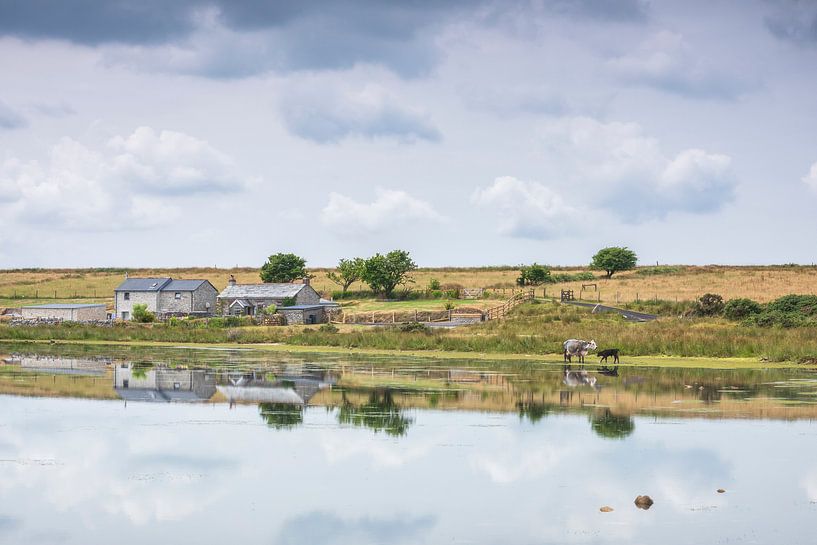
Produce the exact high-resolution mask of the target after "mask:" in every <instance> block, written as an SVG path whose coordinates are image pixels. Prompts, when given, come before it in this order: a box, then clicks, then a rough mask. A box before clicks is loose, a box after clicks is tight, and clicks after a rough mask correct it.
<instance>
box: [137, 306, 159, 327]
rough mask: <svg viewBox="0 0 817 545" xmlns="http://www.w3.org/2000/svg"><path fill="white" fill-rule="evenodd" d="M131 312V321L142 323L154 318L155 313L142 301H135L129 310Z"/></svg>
mask: <svg viewBox="0 0 817 545" xmlns="http://www.w3.org/2000/svg"><path fill="white" fill-rule="evenodd" d="M131 312H132V313H133V314H132V316H133V321H134V322H140V323H143V324H146V323H150V322H152V321H154V320H155V319H156V315H155V314H153V313H152V312H150V311H149V310H148V306H147V305H146V304H144V303H136V304H135V305H133V309H132V310H131Z"/></svg>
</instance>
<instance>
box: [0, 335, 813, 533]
mask: <svg viewBox="0 0 817 545" xmlns="http://www.w3.org/2000/svg"><path fill="white" fill-rule="evenodd" d="M44 348H45V347H44ZM45 350H46V351H48V353H47V354H43V353H40V354H32V352H31V349H30V348H29V347H26V348H23V349H20V350H18V351H16V352H15V353H14V354H9V355H8V356H7V357H3V358H2V359H3V361H4V363H3V364H2V365H0V393H2V394H13V395H0V414H2V415H3V418H2V421H0V483H2V485H1V486H0V506H2V507H0V544H4V543H10V544H11V543H14V544H16V543H34V542H37V541H38V540H39V541H40V542H48V543H53V542H57V541H60V542H64V543H69V544H77V545H79V544H83V545H84V544H88V543H92V544H93V543H103V542H111V541H114V542H117V543H123V544H131V543H134V544H135V543H144V542H146V541H157V542H177V543H188V542H189V543H193V542H195V543H211V542H221V541H228V540H231V541H235V540H236V539H237V536H238V538H240V540H241V541H242V542H243V543H247V544H256V543H258V544H267V545H269V544H278V545H281V544H289V543H314V544H327V545H328V544H335V545H337V544H341V543H343V544H347V543H348V544H352V543H354V544H355V545H358V544H367V543H418V544H420V543H426V544H435V543H449V542H452V543H457V542H468V543H475V544H485V545H490V544H495V543H570V542H582V543H599V544H619V543H656V542H660V543H667V544H669V545H682V544H685V543H787V544H797V543H812V542H813V541H814V533H813V520H814V515H815V513H817V510H816V509H817V507H815V506H817V504H815V503H812V502H817V465H815V463H814V461H813V456H812V454H811V453H812V452H813V451H814V449H815V448H817V432H815V424H814V419H815V417H817V410H815V403H814V401H815V400H816V399H817V381H816V380H815V379H816V378H817V377H815V375H814V373H813V372H812V371H809V370H800V369H797V370H782V371H781V370H768V371H722V370H710V371H705V370H703V371H702V370H683V369H676V370H666V369H664V370H655V369H634V368H627V367H620V368H618V371H617V374H608V373H607V372H606V371H605V369H602V368H599V367H596V366H591V365H588V366H585V368H584V371H585V374H584V375H582V374H581V373H580V374H579V376H585V377H587V378H588V379H589V378H591V377H592V378H595V379H596V381H595V384H590V381H589V380H587V381H585V382H584V383H582V384H575V385H569V384H566V383H565V381H564V378H565V370H564V369H563V368H562V367H561V365H558V366H554V367H544V366H535V365H508V364H502V363H495V364H491V366H487V365H485V366H482V365H481V364H478V363H474V362H458V363H457V364H456V366H452V365H450V364H443V363H439V362H438V363H432V364H429V362H428V361H413V360H400V361H377V362H372V361H370V360H365V359H354V358H351V357H350V356H346V355H344V356H338V357H337V358H334V359H319V358H317V357H315V356H298V357H292V356H285V355H284V356H282V355H277V354H272V355H271V354H261V355H260V354H258V353H241V352H230V353H215V352H208V351H167V350H162V351H155V350H138V351H131V350H127V351H125V350H121V351H119V350H118V349H117V350H111V349H106V350H110V351H109V352H102V353H100V352H93V351H89V352H80V351H79V349H77V348H73V347H57V348H51V347H48V348H45ZM58 350H63V351H65V353H64V354H63V356H64V359H65V361H60V357H59V354H57V351H58ZM105 358H107V360H106V359H105ZM24 360H25V361H29V362H31V363H29V364H26V365H23V363H22V362H23V361H24ZM69 360H70V363H69ZM66 368H67V369H70V370H71V372H70V373H63V372H59V370H61V369H66ZM612 370H613V369H611V371H612ZM570 371H582V369H571V370H570ZM125 381H127V384H126V383H125ZM137 394H138V395H137ZM22 396H26V397H22ZM124 396H134V397H132V398H130V399H128V400H127V403H124V402H123V397H124ZM71 398H87V399H99V400H104V401H84V400H82V401H78V400H75V399H71ZM131 399H134V400H136V399H138V400H140V401H142V400H144V401H148V402H144V403H143V402H132V401H131ZM156 401H162V402H163V403H157V402H156ZM764 445H774V449H773V450H770V449H767V448H762V447H763V446H764ZM719 488H724V489H726V490H727V493H725V494H718V493H717V492H716V491H717V489H719ZM384 491H388V493H384ZM639 494H649V495H650V496H651V497H652V498H653V499H654V500H655V505H654V506H652V508H651V509H650V510H649V511H642V510H639V509H638V508H637V507H636V506H635V505H634V504H633V499H634V498H635V497H636V496H637V495H639ZM602 505H611V506H613V507H614V508H615V510H614V511H613V512H611V513H604V514H602V513H600V512H599V510H598V509H599V507H600V506H602ZM259 521H263V523H259ZM236 529H238V530H236Z"/></svg>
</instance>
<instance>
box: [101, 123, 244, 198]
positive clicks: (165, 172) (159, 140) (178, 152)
mask: <svg viewBox="0 0 817 545" xmlns="http://www.w3.org/2000/svg"><path fill="white" fill-rule="evenodd" d="M109 146H110V148H111V149H112V150H114V152H115V153H116V155H115V157H113V159H112V163H111V169H112V171H113V172H112V174H113V176H115V177H117V178H118V179H120V180H122V181H125V182H127V183H129V184H130V185H131V186H132V187H133V188H134V189H136V190H137V191H140V192H144V193H155V194H160V195H161V194H188V195H189V194H192V193H207V192H230V191H235V190H238V189H240V188H241V186H242V184H243V182H242V181H241V180H240V179H238V178H237V177H236V176H235V175H234V174H233V171H234V169H235V165H234V164H233V161H232V160H231V159H230V157H228V156H227V155H225V154H223V153H221V152H220V151H218V150H216V149H215V148H213V147H212V146H211V145H210V144H208V143H207V142H205V141H203V140H199V139H197V138H194V137H192V136H189V135H187V134H184V133H181V132H175V131H161V132H157V131H155V130H153V129H151V128H150V127H139V128H138V129H136V130H135V131H134V132H133V134H131V135H130V136H128V137H127V138H123V137H119V136H118V137H115V138H113V139H111V141H110V142H109Z"/></svg>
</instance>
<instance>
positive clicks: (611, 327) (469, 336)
mask: <svg viewBox="0 0 817 545" xmlns="http://www.w3.org/2000/svg"><path fill="white" fill-rule="evenodd" d="M815 333H817V331H815V329H814V328H790V329H781V328H760V327H751V326H745V325H739V324H735V323H732V322H727V321H725V320H722V319H711V318H710V319H703V318H700V319H689V318H663V319H661V320H658V321H655V322H649V323H630V322H626V321H624V320H623V319H621V318H620V317H619V316H617V315H612V314H602V315H594V314H590V313H589V311H588V310H586V309H579V308H575V307H568V306H562V305H557V304H554V303H549V302H548V303H539V304H527V305H523V306H521V307H518V308H517V309H516V310H515V311H514V312H513V313H512V314H511V316H510V317H509V318H508V319H506V320H502V321H493V322H486V323H482V324H477V325H473V326H468V327H462V328H457V329H453V330H428V331H411V332H407V331H401V330H400V329H399V328H394V327H376V328H370V327H363V326H344V327H341V328H340V329H339V330H338V331H327V330H326V328H323V329H322V328H320V327H293V328H283V327H239V328H188V327H179V326H175V327H173V326H168V325H162V324H153V325H138V324H123V325H117V326H114V327H94V326H86V325H79V324H63V325H59V326H38V327H10V326H0V339H2V340H7V341H23V340H40V341H50V340H65V341H75V342H92V341H98V342H145V343H151V342H159V343H175V344H197V345H251V344H272V343H281V344H284V345H287V346H290V347H301V348H309V347H317V348H335V349H344V350H346V349H350V348H351V349H361V350H376V351H394V350H396V351H404V352H417V353H421V352H430V351H433V352H442V353H445V352H450V353H458V354H464V355H468V354H487V355H497V356H499V355H508V356H515V355H530V356H532V357H536V356H542V355H552V354H559V353H560V352H561V343H562V342H563V341H564V340H565V339H567V338H584V339H595V340H596V342H597V343H598V344H599V347H600V348H605V347H616V348H619V349H621V352H622V354H623V355H624V356H625V357H627V356H653V357H666V356H669V357H697V358H748V359H754V360H761V359H763V360H769V361H794V362H806V363H812V362H814V361H817V335H816V334H815Z"/></svg>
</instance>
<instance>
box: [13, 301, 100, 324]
mask: <svg viewBox="0 0 817 545" xmlns="http://www.w3.org/2000/svg"><path fill="white" fill-rule="evenodd" d="M21 310H22V317H23V319H24V320H63V321H66V322H96V321H102V320H107V319H108V311H107V309H106V308H105V305H97V304H75V303H55V304H49V305H31V306H26V307H23V308H22V309H21Z"/></svg>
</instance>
